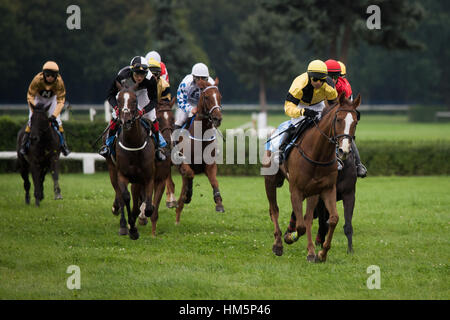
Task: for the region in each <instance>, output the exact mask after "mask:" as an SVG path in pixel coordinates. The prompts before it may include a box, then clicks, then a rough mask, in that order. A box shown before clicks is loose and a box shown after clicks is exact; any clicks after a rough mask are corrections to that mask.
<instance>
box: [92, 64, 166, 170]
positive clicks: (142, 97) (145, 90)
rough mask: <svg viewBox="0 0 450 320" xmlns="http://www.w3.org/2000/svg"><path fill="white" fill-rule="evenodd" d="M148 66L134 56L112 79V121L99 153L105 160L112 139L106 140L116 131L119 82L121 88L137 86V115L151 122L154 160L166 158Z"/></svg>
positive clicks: (152, 82)
mask: <svg viewBox="0 0 450 320" xmlns="http://www.w3.org/2000/svg"><path fill="white" fill-rule="evenodd" d="M148 71H149V69H148V64H147V60H146V59H145V58H144V57H139V56H136V57H134V58H133V59H132V60H131V63H130V66H126V67H124V68H122V69H121V70H120V71H119V73H118V75H117V76H116V77H115V78H114V81H113V83H112V85H111V87H110V89H109V93H108V98H107V99H108V102H109V104H110V105H111V106H113V109H114V110H113V113H112V119H111V122H110V123H109V130H108V135H107V138H106V141H107V143H106V145H104V146H102V148H101V149H100V151H99V153H100V155H102V156H104V157H105V158H106V157H107V156H108V155H109V154H110V147H111V145H112V142H113V139H108V138H110V137H114V136H115V134H116V133H117V130H118V125H117V121H118V116H119V108H118V103H117V94H118V92H119V89H118V88H117V86H116V82H119V83H120V84H121V85H122V86H126V87H130V86H134V85H136V84H138V87H137V89H136V98H137V103H138V109H139V115H141V116H142V119H145V120H147V121H149V120H150V121H152V122H153V126H151V128H152V131H153V134H154V136H155V139H156V142H157V146H158V147H157V149H156V153H155V155H156V159H157V160H159V161H164V160H165V159H166V156H165V155H164V152H163V150H162V149H161V148H162V147H164V146H165V141H164V139H161V134H160V132H159V125H158V121H157V120H156V111H155V107H156V104H157V97H158V92H157V84H156V79H155V78H153V77H152V76H150V77H148Z"/></svg>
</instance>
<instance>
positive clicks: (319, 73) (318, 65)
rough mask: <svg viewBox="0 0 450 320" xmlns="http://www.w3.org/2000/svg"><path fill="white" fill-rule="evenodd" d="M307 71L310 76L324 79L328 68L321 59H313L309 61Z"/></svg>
mask: <svg viewBox="0 0 450 320" xmlns="http://www.w3.org/2000/svg"><path fill="white" fill-rule="evenodd" d="M307 72H308V75H309V76H310V77H313V78H318V79H324V78H325V77H326V76H327V74H328V69H327V65H326V64H325V62H323V61H322V60H313V61H311V62H310V63H309V65H308V70H307Z"/></svg>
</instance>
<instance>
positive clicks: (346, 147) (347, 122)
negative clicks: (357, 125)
mask: <svg viewBox="0 0 450 320" xmlns="http://www.w3.org/2000/svg"><path fill="white" fill-rule="evenodd" d="M344 122H345V129H344V134H350V127H351V125H352V123H353V116H352V114H351V113H350V112H349V113H348V114H347V116H346V117H345V119H344ZM350 148H351V144H350V141H349V139H348V138H344V139H343V140H342V150H343V151H344V152H345V153H349V152H350Z"/></svg>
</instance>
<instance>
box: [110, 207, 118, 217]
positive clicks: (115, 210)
mask: <svg viewBox="0 0 450 320" xmlns="http://www.w3.org/2000/svg"><path fill="white" fill-rule="evenodd" d="M111 212H112V214H113V215H115V216H118V215H119V208H114V207H112V209H111Z"/></svg>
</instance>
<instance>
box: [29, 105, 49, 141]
mask: <svg viewBox="0 0 450 320" xmlns="http://www.w3.org/2000/svg"><path fill="white" fill-rule="evenodd" d="M50 106H51V104H48V105H47V106H45V105H44V104H42V103H38V104H36V105H35V106H33V105H31V107H32V109H33V114H32V115H31V132H30V141H31V143H32V144H33V143H38V142H39V141H40V139H41V137H42V136H43V135H44V133H45V132H47V130H48V129H49V128H50V122H49V121H48V117H47V112H48V110H49V109H50Z"/></svg>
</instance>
